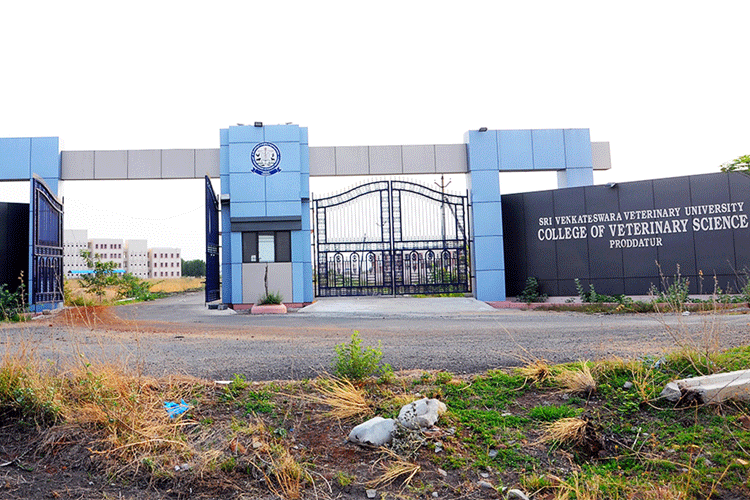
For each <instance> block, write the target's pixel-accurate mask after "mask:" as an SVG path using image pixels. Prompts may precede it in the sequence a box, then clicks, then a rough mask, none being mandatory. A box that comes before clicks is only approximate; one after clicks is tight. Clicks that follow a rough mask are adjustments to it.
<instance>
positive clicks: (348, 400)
mask: <svg viewBox="0 0 750 500" xmlns="http://www.w3.org/2000/svg"><path fill="white" fill-rule="evenodd" d="M315 385H316V388H317V389H318V391H319V392H320V393H321V396H309V395H308V396H304V399H307V400H309V401H312V402H314V403H322V404H325V405H328V406H330V407H331V409H330V410H329V411H328V412H327V413H326V416H329V417H334V418H337V419H339V420H342V421H347V420H353V419H356V418H359V417H362V416H367V415H371V414H372V413H373V409H372V406H371V405H370V403H369V401H368V400H367V398H366V396H365V392H364V391H363V390H362V389H360V388H358V387H356V386H354V384H352V383H351V382H350V381H349V380H346V379H337V378H331V379H321V380H319V381H317V382H316V384H315Z"/></svg>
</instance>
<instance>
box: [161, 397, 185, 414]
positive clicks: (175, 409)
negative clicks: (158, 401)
mask: <svg viewBox="0 0 750 500" xmlns="http://www.w3.org/2000/svg"><path fill="white" fill-rule="evenodd" d="M189 408H190V405H189V404H187V403H186V402H185V400H184V399H181V400H180V402H179V403H173V402H172V401H165V402H164V409H165V410H167V413H169V418H175V417H176V416H177V415H182V414H183V413H185V412H186V411H188V409H189Z"/></svg>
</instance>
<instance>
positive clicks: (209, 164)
mask: <svg viewBox="0 0 750 500" xmlns="http://www.w3.org/2000/svg"><path fill="white" fill-rule="evenodd" d="M206 174H208V176H209V177H215V178H218V177H219V150H218V149H196V150H195V173H194V175H195V178H196V179H197V178H199V177H203V176H204V175H206Z"/></svg>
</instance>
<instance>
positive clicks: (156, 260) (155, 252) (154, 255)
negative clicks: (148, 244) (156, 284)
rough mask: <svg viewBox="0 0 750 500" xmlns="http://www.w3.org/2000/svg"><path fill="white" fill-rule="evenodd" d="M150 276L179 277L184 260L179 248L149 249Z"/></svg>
mask: <svg viewBox="0 0 750 500" xmlns="http://www.w3.org/2000/svg"><path fill="white" fill-rule="evenodd" d="M148 265H149V278H179V277H180V276H182V260H181V258H180V249H179V248H166V247H163V248H152V249H150V250H149V251H148Z"/></svg>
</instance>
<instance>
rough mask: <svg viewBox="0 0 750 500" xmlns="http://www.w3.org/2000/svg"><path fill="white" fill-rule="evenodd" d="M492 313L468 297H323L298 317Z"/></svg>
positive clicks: (483, 305)
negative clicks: (304, 315) (307, 315)
mask: <svg viewBox="0 0 750 500" xmlns="http://www.w3.org/2000/svg"><path fill="white" fill-rule="evenodd" d="M494 310H495V309H494V308H493V307H492V306H491V305H489V304H487V303H486V302H482V301H480V300H476V299H474V298H471V297H425V298H416V297H325V298H319V299H317V300H316V301H315V302H313V303H312V304H310V305H309V306H306V307H303V308H301V309H299V310H298V311H297V313H298V314H351V315H389V316H391V315H396V316H398V315H433V316H434V315H441V314H463V313H482V312H484V313H487V312H492V311H494Z"/></svg>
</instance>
